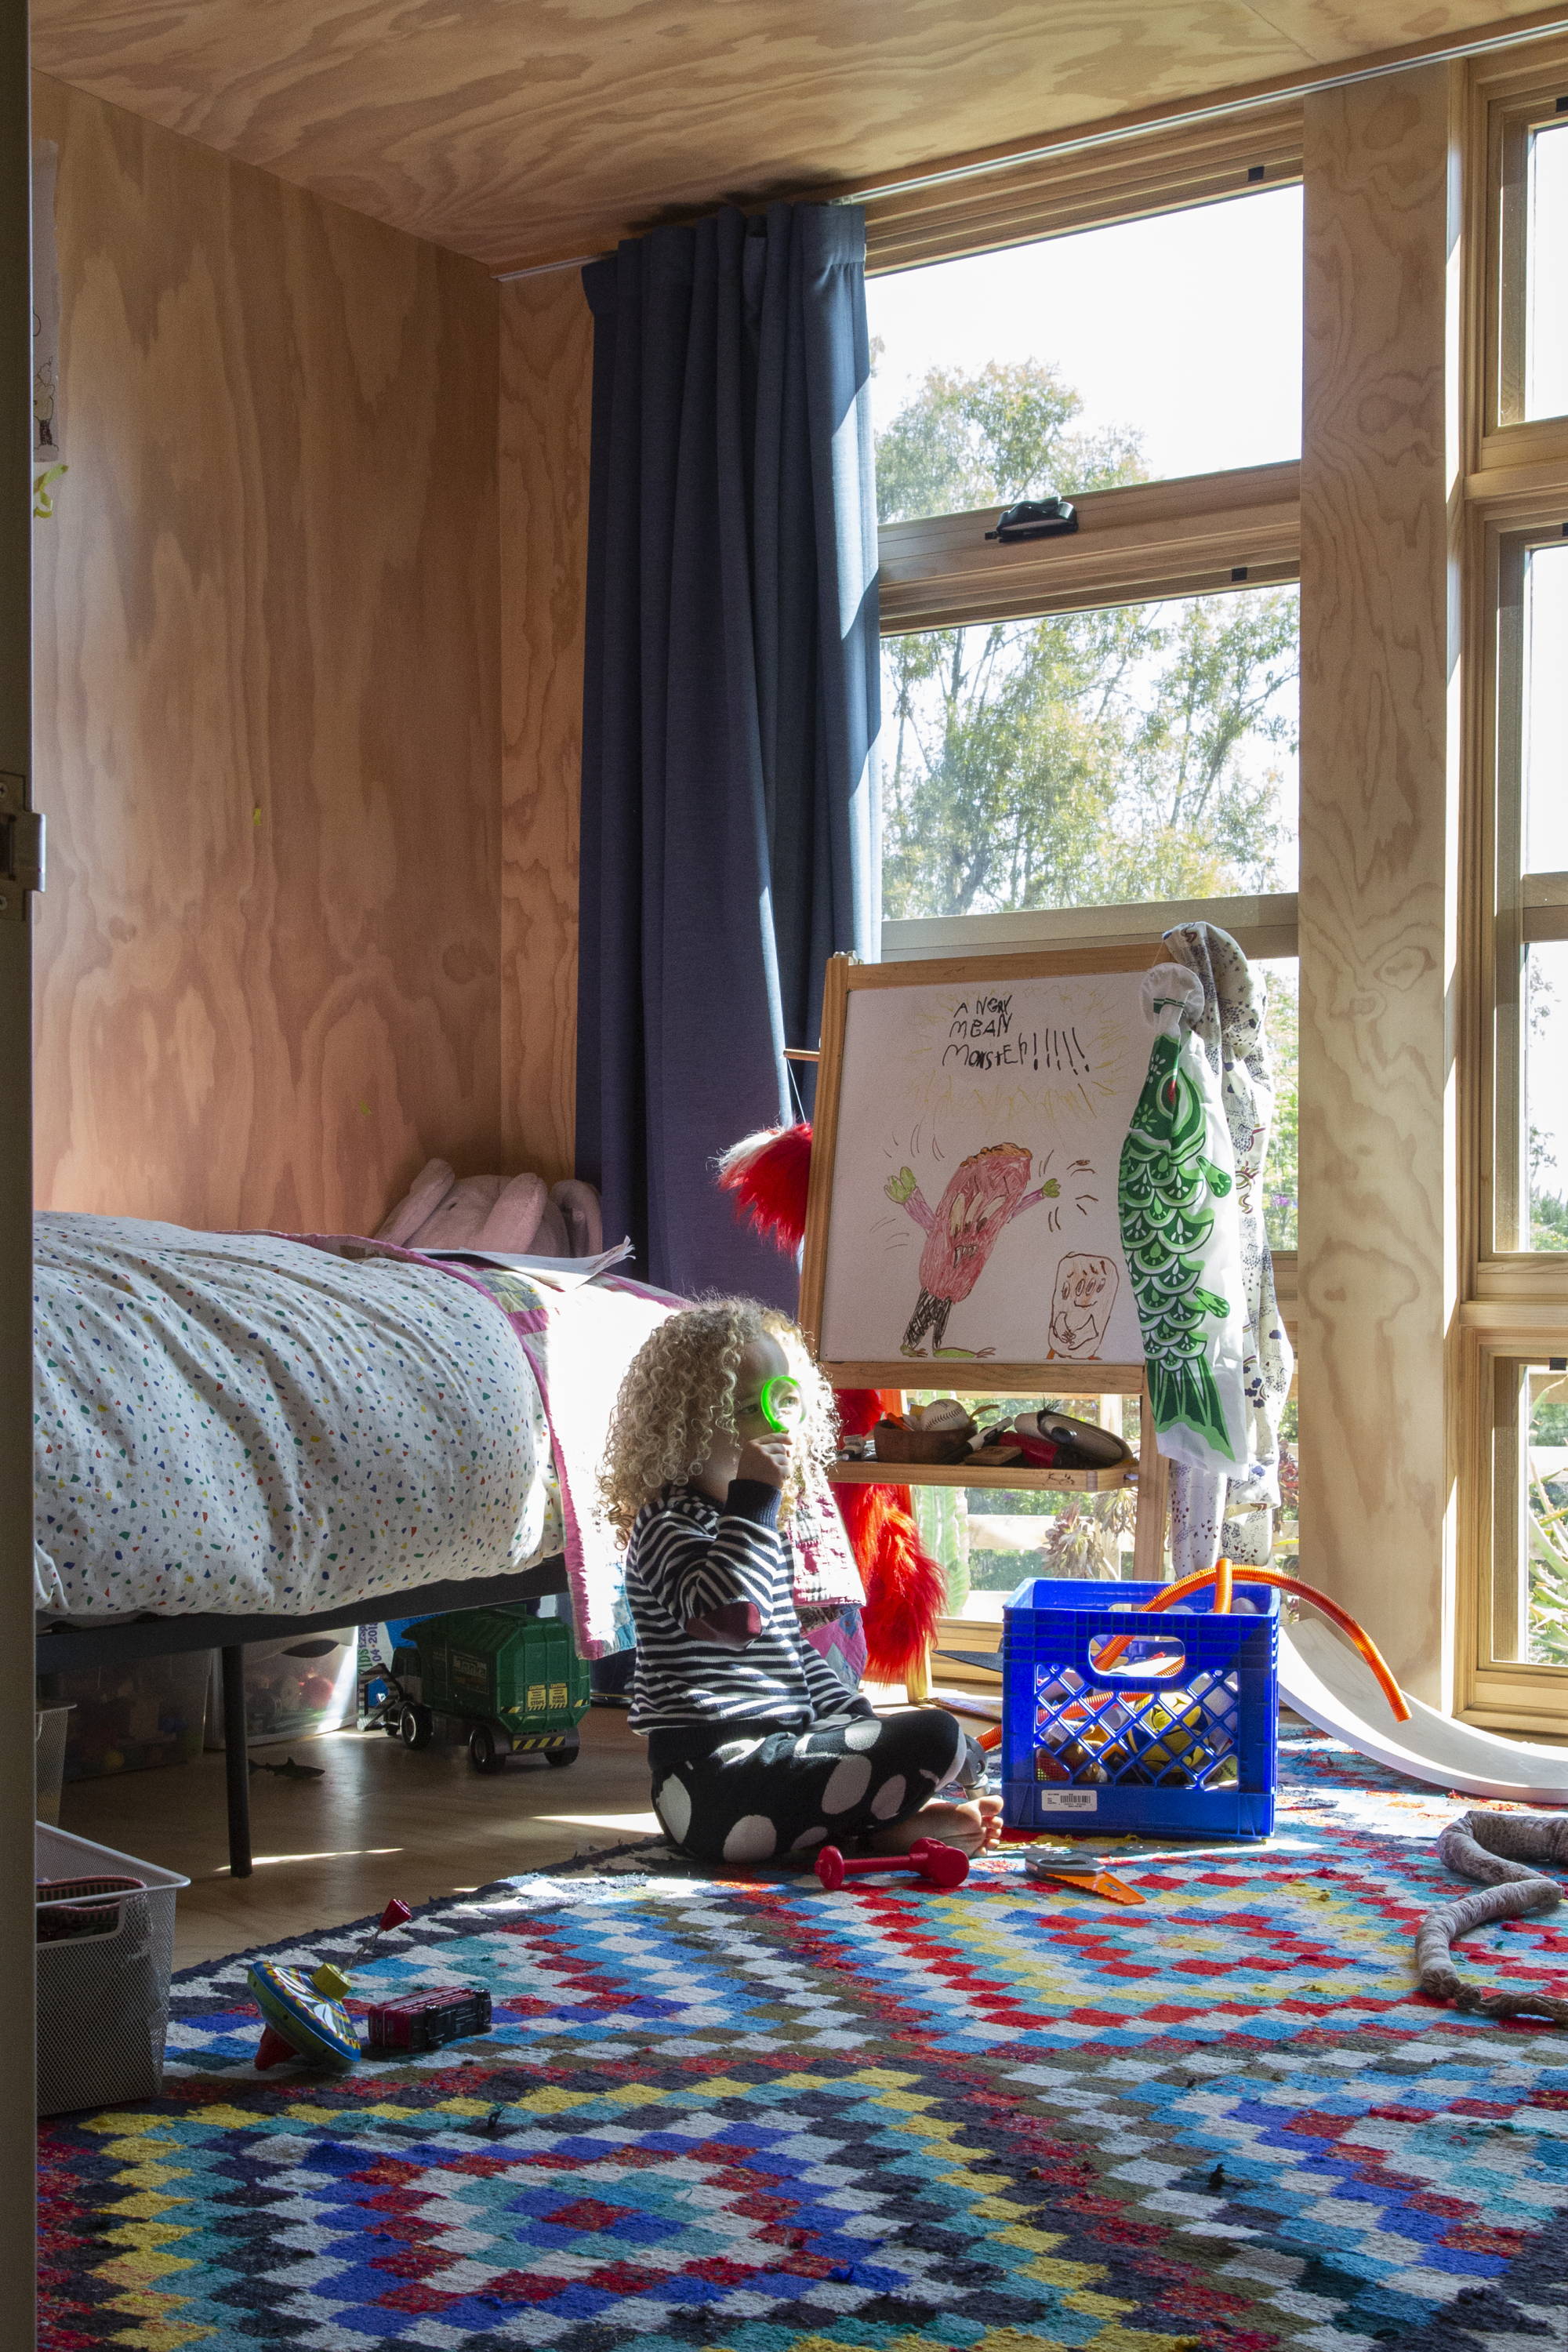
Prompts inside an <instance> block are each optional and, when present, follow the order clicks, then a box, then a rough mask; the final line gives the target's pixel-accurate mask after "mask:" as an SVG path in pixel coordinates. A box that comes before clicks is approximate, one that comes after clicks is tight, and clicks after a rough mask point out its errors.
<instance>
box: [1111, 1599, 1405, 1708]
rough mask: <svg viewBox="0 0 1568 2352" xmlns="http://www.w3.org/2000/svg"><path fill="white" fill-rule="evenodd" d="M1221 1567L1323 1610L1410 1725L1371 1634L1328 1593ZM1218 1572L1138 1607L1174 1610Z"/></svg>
mask: <svg viewBox="0 0 1568 2352" xmlns="http://www.w3.org/2000/svg"><path fill="white" fill-rule="evenodd" d="M1220 1565H1221V1567H1223V1568H1224V1569H1225V1570H1226V1571H1227V1573H1228V1574H1230V1575H1232V1576H1234V1577H1236V1578H1237V1579H1238V1580H1239V1581H1240V1582H1241V1583H1243V1584H1271V1585H1273V1587H1274V1588H1275V1590H1276V1591H1279V1592H1292V1593H1294V1594H1295V1596H1296V1598H1297V1600H1298V1601H1310V1602H1311V1604H1312V1606H1313V1608H1314V1609H1321V1611H1322V1612H1323V1615H1324V1616H1325V1617H1327V1618H1328V1619H1329V1621H1330V1622H1331V1623H1332V1624H1335V1625H1337V1626H1338V1627H1339V1629H1340V1631H1341V1633H1345V1634H1348V1635H1349V1637H1350V1639H1351V1640H1352V1642H1353V1643H1355V1646H1356V1648H1357V1649H1358V1650H1359V1651H1360V1652H1361V1654H1362V1656H1363V1658H1364V1659H1365V1660H1366V1662H1367V1664H1368V1665H1369V1666H1370V1667H1371V1668H1372V1671H1373V1674H1374V1675H1376V1676H1377V1680H1378V1684H1379V1686H1380V1687H1381V1689H1382V1692H1383V1695H1384V1698H1385V1699H1386V1700H1387V1701H1388V1704H1389V1706H1390V1707H1391V1708H1392V1710H1393V1713H1394V1721H1395V1723H1408V1722H1409V1720H1410V1709H1409V1707H1408V1706H1407V1705H1406V1704H1405V1693H1404V1692H1403V1691H1402V1690H1401V1689H1400V1687H1399V1685H1398V1684H1397V1683H1396V1682H1395V1681H1394V1676H1393V1675H1392V1674H1391V1673H1390V1671H1389V1667H1388V1664H1387V1661H1386V1660H1385V1659H1384V1654H1383V1653H1382V1651H1381V1650H1380V1649H1379V1648H1378V1646H1377V1643H1375V1642H1374V1641H1373V1638H1372V1635H1371V1634H1370V1633H1365V1632H1363V1629H1362V1627H1361V1626H1359V1625H1358V1624H1357V1623H1356V1621H1355V1619H1354V1618H1353V1617H1352V1615H1351V1613H1350V1612H1349V1610H1348V1609H1342V1608H1341V1607H1340V1604H1339V1602H1338V1601H1331V1600H1330V1599H1329V1596H1328V1594H1327V1593H1326V1592H1320V1591H1318V1588H1317V1586H1316V1585H1315V1584H1302V1583H1300V1581H1299V1580H1298V1579H1297V1578H1295V1577H1293V1576H1281V1575H1280V1574H1279V1570H1277V1569H1272V1568H1245V1567H1244V1568H1237V1569H1232V1568H1231V1567H1230V1563H1229V1562H1228V1560H1226V1561H1222V1562H1221V1564H1220ZM1219 1572H1220V1571H1219V1569H1217V1568H1204V1569H1200V1570H1198V1572H1197V1574H1196V1575H1195V1576H1184V1577H1183V1578H1182V1580H1181V1581H1180V1582H1179V1583H1177V1584H1167V1585H1166V1586H1165V1587H1164V1589H1163V1591H1160V1592H1157V1593H1156V1594H1155V1595H1154V1598H1153V1599H1152V1601H1140V1603H1139V1607H1140V1608H1141V1609H1150V1610H1161V1609H1173V1608H1174V1607H1175V1605H1176V1603H1177V1601H1184V1600H1185V1599H1186V1598H1187V1595H1188V1594H1189V1593H1190V1592H1201V1591H1202V1590H1203V1588H1204V1586H1205V1584H1215V1583H1217V1581H1218V1578H1219ZM1132 1638H1133V1637H1132V1635H1131V1633H1119V1634H1118V1635H1117V1636H1116V1638H1115V1640H1114V1641H1112V1642H1108V1643H1106V1645H1105V1648H1104V1649H1103V1650H1102V1651H1101V1652H1100V1656H1099V1658H1098V1659H1097V1660H1096V1661H1095V1663H1096V1665H1097V1666H1099V1667H1105V1666H1109V1665H1112V1664H1114V1663H1115V1661H1116V1660H1117V1659H1118V1658H1119V1657H1120V1656H1121V1653H1122V1652H1123V1650H1125V1648H1126V1647H1127V1644H1128V1643H1129V1642H1130V1641H1131V1640H1132Z"/></svg>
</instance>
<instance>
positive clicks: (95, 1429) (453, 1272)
mask: <svg viewBox="0 0 1568 2352" xmlns="http://www.w3.org/2000/svg"><path fill="white" fill-rule="evenodd" d="M35 1265H36V1276H35V1330H36V1360H37V1370H36V1406H35V1413H36V1422H35V1429H36V1471H35V1490H36V1506H35V1515H36V1538H35V1554H34V1576H35V1587H36V1605H37V1664H38V1672H39V1673H40V1674H41V1675H48V1674H50V1673H54V1672H68V1671H71V1670H73V1669H75V1668H78V1667H80V1666H86V1665H96V1664H110V1663H117V1662H118V1663H123V1662H125V1661H127V1660H129V1659H133V1658H136V1657H138V1656H151V1655H157V1654H164V1653H167V1652H170V1651H175V1650H188V1649H216V1650H218V1651H219V1652H220V1653H221V1654H222V1658H223V1671H224V1682H225V1715H226V1724H227V1727H228V1734H227V1759H228V1773H227V1786H228V1804H229V1857H230V1866H231V1869H232V1870H233V1871H234V1873H235V1874H236V1875H237V1876H244V1875H247V1874H248V1872H249V1869H250V1862H251V1856H250V1838H249V1820H248V1772H247V1754H246V1747H245V1734H244V1722H245V1709H244V1703H243V1685H242V1673H243V1659H244V1648H245V1644H246V1643H247V1642H254V1641H259V1640H263V1639H273V1638H276V1637H278V1636H279V1635H291V1634H293V1633H311V1632H318V1631H321V1630H324V1629H326V1628H329V1627H340V1626H347V1625H357V1624H363V1623H369V1622H374V1621H377V1620H379V1619H382V1618H384V1617H392V1616H396V1617H405V1616H409V1615H414V1614H424V1613H435V1612H439V1611H443V1610H447V1609H459V1608H468V1607H477V1606H479V1605H480V1604H481V1603H483V1602H488V1601H499V1600H516V1599H521V1598H523V1597H525V1596H527V1595H530V1594H542V1593H546V1592H567V1593H568V1594H569V1595H570V1598H571V1605H572V1611H573V1615H574V1622H575V1629H576V1633H577V1638H578V1642H579V1644H580V1646H581V1647H582V1648H583V1650H584V1652H585V1654H587V1655H589V1656H590V1657H592V1656H596V1655H601V1654H604V1653H605V1651H607V1650H610V1649H613V1648H616V1647H618V1646H619V1645H620V1642H621V1639H622V1633H623V1627H624V1613H623V1612H624V1603H623V1601H622V1599H621V1593H620V1584H619V1560H618V1555H617V1551H616V1545H615V1542H614V1538H613V1537H612V1535H611V1533H610V1531H609V1529H608V1528H606V1526H605V1523H604V1521H603V1518H602V1517H601V1515H600V1513H599V1510H598V1507H597V1496H596V1491H595V1470H596V1467H597V1462H598V1459H599V1455H600V1452H601V1449H602V1444H603V1439H604V1434H605V1428H606V1426H607V1423H608V1419H609V1414H610V1412H611V1409H612V1407H613V1404H614V1401H615V1395H616V1389H617V1388H618V1386H619V1382H620V1377H621V1374H622V1372H623V1371H624V1370H625V1367H626V1363H627V1362H629V1360H630V1359H631V1357H632V1356H633V1355H634V1354H635V1353H636V1350H637V1348H638V1347H639V1346H640V1345H641V1342H642V1339H644V1337H645V1336H646V1335H647V1331H648V1330H649V1329H651V1328H653V1326H654V1324H655V1323H657V1322H658V1320H659V1319H660V1318H661V1317H662V1316H663V1315H665V1314H666V1313H668V1311H669V1308H670V1307H671V1306H672V1305H673V1304H675V1303H676V1302H674V1301H672V1300H670V1299H668V1297H664V1296H663V1294H661V1293H658V1292H655V1291H650V1290H648V1289H647V1288H645V1287H644V1286H642V1285H640V1284H637V1283H635V1282H631V1281H628V1280H626V1279H625V1278H624V1277H620V1276H601V1277H600V1278H599V1279H598V1280H596V1281H595V1282H593V1283H592V1284H583V1283H575V1284H573V1283H563V1282H560V1281H556V1280H552V1278H551V1277H549V1276H543V1275H540V1274H536V1273H531V1272H529V1271H527V1270H510V1271H508V1270H498V1269H496V1268H493V1267H490V1266H487V1265H479V1264H470V1265H462V1266H460V1267H459V1266H448V1265H435V1264H433V1263H432V1262H431V1261H429V1260H426V1259H421V1258H418V1257H416V1256H415V1255H411V1254H410V1253H409V1252H407V1251H404V1250H398V1249H394V1248H391V1247H390V1246H388V1245H386V1244H379V1243H370V1242H364V1241H361V1240H358V1239H353V1238H344V1237H311V1238H310V1239H296V1238H289V1237H285V1236H280V1235H275V1234H202V1233H195V1232H191V1231H188V1230H186V1229H184V1228H183V1227H179V1226H174V1225H166V1224H157V1223H146V1222H142V1221H138V1220H130V1219H122V1218H110V1217H90V1216H82V1215H71V1214H54V1215H49V1214H46V1215H41V1216H39V1217H38V1218H37V1221H36V1234H35Z"/></svg>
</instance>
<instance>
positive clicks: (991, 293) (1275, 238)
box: [867, 187, 1301, 522]
mask: <svg viewBox="0 0 1568 2352" xmlns="http://www.w3.org/2000/svg"><path fill="white" fill-rule="evenodd" d="M867 304H868V310H869V313H870V323H871V333H872V337H873V351H874V358H875V362H876V375H875V379H874V382H873V386H872V395H873V404H874V414H875V416H876V422H877V428H878V446H877V467H878V495H879V505H880V509H881V516H882V520H883V521H884V522H891V521H896V520H903V519H907V518H911V517H915V516H920V515H932V514H958V513H964V512H967V511H968V510H969V509H973V508H975V507H985V506H994V505H997V504H999V503H1001V502H1002V501H1004V500H1010V499H1018V498H1026V497H1028V496H1030V495H1031V494H1035V495H1038V494H1041V493H1043V492H1046V491H1049V490H1061V491H1066V492H1069V493H1071V492H1077V491H1081V490H1090V489H1109V488H1113V487H1114V486H1115V485H1117V484H1119V483H1122V482H1137V481H1165V480H1168V479H1170V478H1172V477H1173V476H1176V475H1182V474H1207V473H1217V472H1222V471H1224V470H1226V468H1228V467H1237V466H1258V465H1265V464H1268V463H1271V462H1273V461H1275V460H1277V459H1280V458H1287V457H1296V456H1298V455H1299V454H1300V446H1301V192H1300V189H1299V188H1294V187H1292V188H1277V189H1272V190H1268V191H1266V192H1260V193H1259V194H1255V195H1249V196H1242V197H1238V198H1237V199H1235V200H1234V201H1232V202H1230V203H1227V204H1220V205H1199V206H1196V207H1194V208H1192V209H1189V210H1187V211H1184V212H1176V213H1163V214H1159V215H1155V216H1154V217H1153V218H1152V219H1149V220H1139V221H1124V222H1119V223H1118V224H1117V225H1116V226H1113V227H1110V228H1099V229H1089V230H1084V231H1082V232H1080V233H1079V234H1078V235H1077V236H1058V237H1050V238H1047V239H1045V240H1043V241H1042V242H1041V243H1039V244H1037V245H1026V246H1013V247H1009V248H1008V249H1007V250H1006V251H1005V252H1002V253H987V254H980V255H976V256H974V257H973V258H971V259H968V260H963V261H944V262H938V263H935V264H933V265H932V266H931V267H930V268H923V269H907V270H900V271H897V272H895V273H893V274H892V275H890V276H888V277H881V278H871V279H870V280H869V282H868V286H867Z"/></svg>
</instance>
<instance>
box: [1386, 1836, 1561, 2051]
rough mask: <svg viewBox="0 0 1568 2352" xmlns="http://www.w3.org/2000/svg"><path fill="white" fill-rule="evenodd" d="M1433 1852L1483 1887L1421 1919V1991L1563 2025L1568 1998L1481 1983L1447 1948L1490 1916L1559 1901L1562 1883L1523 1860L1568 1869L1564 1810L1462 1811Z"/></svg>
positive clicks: (1479, 2010)
mask: <svg viewBox="0 0 1568 2352" xmlns="http://www.w3.org/2000/svg"><path fill="white" fill-rule="evenodd" d="M1437 1852H1438V1853H1439V1854H1440V1855H1441V1856H1442V1859H1443V1860H1444V1862H1446V1863H1447V1865H1448V1868H1449V1869H1450V1870H1452V1871H1455V1872H1457V1873H1458V1875H1459V1876H1460V1877H1461V1878H1476V1879H1479V1880H1480V1881H1481V1882H1482V1886H1483V1892H1482V1893H1480V1894H1479V1895H1460V1896H1458V1899H1457V1900H1456V1901H1455V1902H1452V1903H1445V1904H1444V1905H1443V1906H1442V1907H1441V1909H1440V1910H1436V1911H1428V1912H1427V1914H1426V1917H1425V1918H1424V1919H1423V1920H1422V1922H1421V1925H1420V1927H1418V1928H1417V1929H1416V1931H1415V1973H1416V1977H1417V1979H1419V1981H1420V1986H1421V1990H1422V1991H1423V1992H1425V1993H1430V1994H1431V1996H1432V1997H1433V1999H1434V2000H1447V2001H1452V2002H1453V2004H1454V2006H1455V2008H1456V2009H1463V2010H1468V2011H1473V2012H1475V2013H1476V2014H1478V2015H1479V2016H1481V2017H1545V2018H1550V2020H1551V2021H1552V2024H1553V2025H1568V2000H1558V1999H1557V1998H1556V1997H1555V1995H1553V1994H1552V1993H1545V1992H1504V1991H1503V1990H1501V1989H1500V1988H1494V1989H1492V1990H1487V1991H1483V1990H1482V1989H1481V1988H1480V1986H1479V1985H1474V1984H1470V1983H1468V1982H1467V1980H1466V1979H1465V1978H1463V1977H1462V1976H1461V1975H1460V1974H1459V1971H1458V1969H1457V1968H1456V1967H1455V1966H1454V1955H1453V1950H1452V1947H1453V1945H1454V1944H1455V1943H1456V1942H1457V1941H1458V1938H1459V1937H1461V1936H1466V1935H1468V1933H1469V1931H1470V1929H1471V1928H1472V1927H1484V1926H1485V1925H1486V1923H1487V1922H1488V1921H1489V1920H1491V1919H1518V1918H1520V1917H1521V1916H1522V1915H1523V1914H1524V1913H1525V1912H1527V1911H1549V1910H1551V1909H1552V1906H1554V1905H1555V1904H1558V1903H1561V1901H1562V1900H1563V1888H1562V1887H1561V1886H1560V1885H1558V1883H1557V1881H1556V1879H1554V1878H1548V1877H1546V1876H1545V1875H1544V1874H1543V1873H1542V1871H1540V1870H1538V1869H1537V1870H1532V1869H1531V1868H1530V1866H1529V1865H1530V1864H1531V1863H1542V1862H1545V1863H1552V1864H1555V1865H1556V1867H1557V1868H1558V1869H1560V1870H1562V1869H1568V1813H1492V1812H1487V1811H1475V1812H1469V1813H1461V1814H1460V1815H1459V1818H1458V1821H1457V1822H1449V1823H1448V1825H1447V1829H1445V1830H1444V1832H1443V1833H1442V1835H1441V1836H1440V1837H1439V1839H1438V1840H1437Z"/></svg>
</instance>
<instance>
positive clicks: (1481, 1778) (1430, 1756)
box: [1279, 1619, 1568, 1805]
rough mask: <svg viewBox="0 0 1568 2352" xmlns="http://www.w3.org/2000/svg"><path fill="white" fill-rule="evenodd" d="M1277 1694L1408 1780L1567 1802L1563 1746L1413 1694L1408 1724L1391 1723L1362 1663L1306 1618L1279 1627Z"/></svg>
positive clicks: (1472, 1792) (1518, 1799)
mask: <svg viewBox="0 0 1568 2352" xmlns="http://www.w3.org/2000/svg"><path fill="white" fill-rule="evenodd" d="M1279 1696H1280V1700H1281V1702H1282V1704H1283V1705H1285V1706H1289V1707H1294V1709H1295V1711H1296V1713H1297V1714H1298V1715H1301V1716H1305V1717H1306V1718H1307V1721H1308V1722H1309V1723H1310V1724H1312V1725H1314V1726H1315V1727H1317V1729H1318V1730H1319V1731H1326V1732H1327V1733H1328V1734H1329V1736H1330V1738H1333V1739H1342V1740H1343V1741H1344V1742H1345V1745H1346V1746H1347V1747H1349V1748H1354V1749H1355V1750H1356V1751H1357V1753H1358V1754H1359V1755H1362V1756H1370V1757H1371V1758H1372V1759H1373V1762H1374V1763H1376V1764H1387V1765H1389V1766H1390V1767H1391V1768H1392V1769H1393V1770H1394V1771H1395V1772H1407V1773H1408V1774H1409V1775H1410V1777H1411V1779H1412V1780H1428V1781H1430V1782H1431V1784H1432V1786H1433V1787H1434V1788H1436V1789H1457V1790H1462V1792H1463V1793H1464V1794H1465V1795H1466V1796H1468V1797H1496V1798H1500V1799H1502V1800H1504V1801H1511V1802H1513V1803H1515V1804H1521V1805H1568V1748H1542V1747H1538V1746H1536V1745H1535V1744H1533V1743H1532V1742H1531V1741H1530V1740H1526V1739H1502V1738H1499V1736H1498V1734H1497V1733H1496V1732H1495V1731H1480V1730H1478V1729H1477V1727H1476V1726H1475V1725H1474V1724H1472V1723H1456V1722H1455V1721H1454V1719H1453V1717H1451V1716H1447V1715H1439V1714H1438V1713H1437V1711H1436V1708H1435V1707H1430V1706H1423V1705H1422V1704H1421V1701H1420V1700H1419V1699H1418V1698H1413V1699H1412V1700H1411V1701H1410V1720H1409V1722H1408V1723H1395V1721H1394V1716H1393V1713H1392V1711H1391V1709H1390V1707H1389V1704H1388V1701H1387V1700H1386V1699H1385V1698H1384V1696H1383V1693H1382V1691H1381V1690H1380V1689H1379V1688H1378V1685H1377V1680H1376V1677H1375V1676H1374V1675H1373V1671H1372V1668H1371V1667H1370V1666H1369V1665H1368V1664H1367V1663H1366V1660H1365V1659H1364V1658H1363V1657H1362V1656H1361V1655H1360V1654H1359V1653H1358V1652H1357V1651H1355V1650H1352V1648H1351V1646H1350V1644H1349V1643H1346V1642H1342V1641H1341V1640H1340V1637H1339V1635H1338V1634H1337V1633H1334V1632H1333V1631H1332V1630H1331V1628H1330V1627H1329V1626H1327V1625H1323V1624H1319V1623H1317V1622H1313V1621H1312V1620H1310V1619H1307V1620H1304V1621H1303V1622H1301V1623H1300V1624H1298V1625H1294V1626H1292V1627H1291V1628H1290V1630H1289V1632H1287V1631H1286V1630H1285V1628H1284V1627H1283V1626H1281V1627H1280V1629H1279ZM1564 1729H1565V1730H1568V1723H1565V1725H1564Z"/></svg>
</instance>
